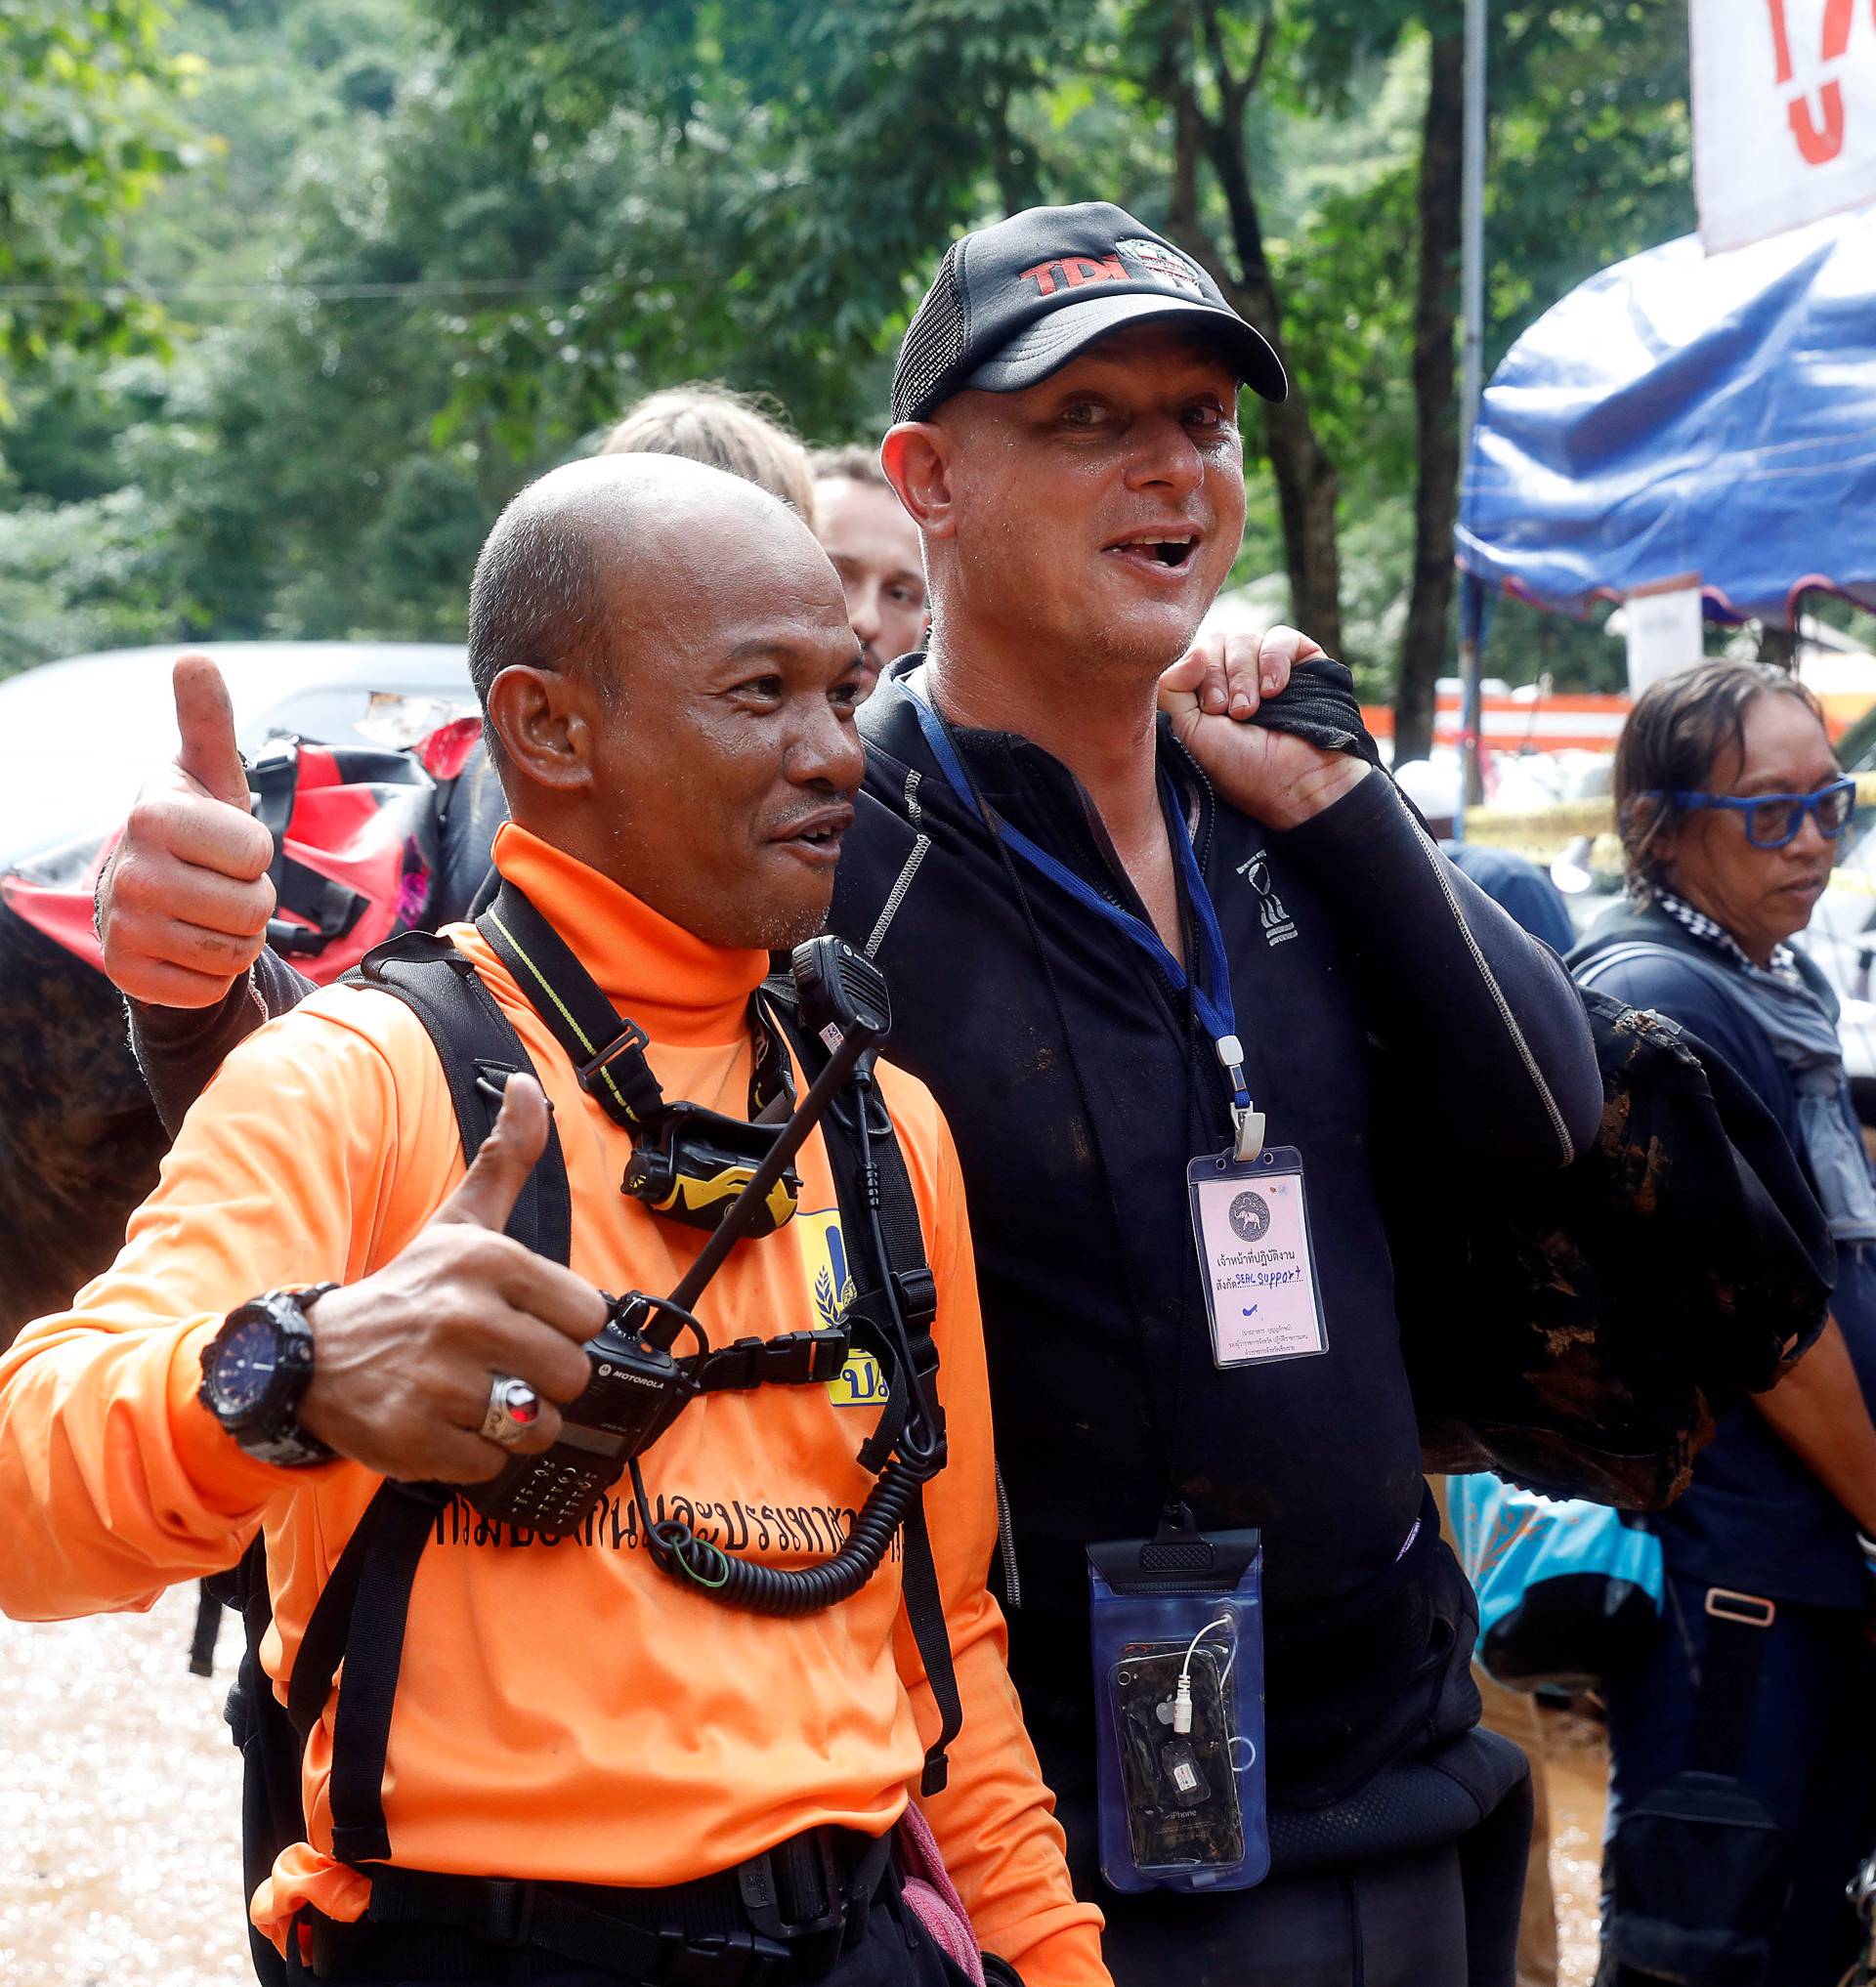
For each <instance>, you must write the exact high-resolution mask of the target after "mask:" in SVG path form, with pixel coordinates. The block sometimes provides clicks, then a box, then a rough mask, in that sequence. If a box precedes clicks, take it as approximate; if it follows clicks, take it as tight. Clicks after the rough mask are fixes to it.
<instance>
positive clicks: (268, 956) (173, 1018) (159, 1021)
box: [124, 948, 313, 1138]
mask: <svg viewBox="0 0 1876 1987" xmlns="http://www.w3.org/2000/svg"><path fill="white" fill-rule="evenodd" d="M312 992H313V982H312V981H311V980H308V979H305V978H303V977H302V976H301V975H300V974H298V973H296V972H295V971H294V970H293V968H292V967H291V966H289V965H288V964H287V963H286V961H285V960H284V959H282V958H280V957H278V956H277V954H275V953H274V952H272V951H267V950H266V949H265V948H263V950H262V951H261V955H260V957H259V958H258V959H256V960H255V961H254V964H253V966H252V968H251V969H250V970H249V971H248V972H246V973H243V974H242V975H241V977H240V978H239V979H238V980H236V981H235V984H234V986H232V987H231V988H230V989H229V990H228V992H227V993H226V994H225V995H224V996H223V997H222V999H221V1000H220V1001H219V1002H217V1004H216V1005H215V1006H213V1007H146V1006H145V1005H144V1003H143V1002H142V1001H141V1000H126V1001H125V1002H124V1005H125V1007H126V1008H128V1009H129V1011H130V1046H131V1050H132V1053H133V1054H134V1055H135V1056H136V1058H137V1067H138V1068H139V1069H140V1070H142V1071H143V1073H144V1081H145V1083H146V1084H147V1085H148V1086H149V1094H150V1096H151V1098H152V1099H153V1100H154V1102H155V1105H156V1115H157V1116H158V1117H159V1118H160V1119H161V1120H163V1129H164V1130H165V1131H167V1132H168V1133H169V1135H170V1137H171V1138H174V1137H175V1136H176V1134H177V1132H179V1131H180V1130H181V1129H182V1126H183V1120H184V1118H186V1117H187V1116H188V1114H189V1107H190V1106H191V1105H192V1104H193V1103H194V1101H195V1100H196V1098H197V1097H199V1096H200V1095H201V1094H202V1092H203V1090H205V1089H206V1088H207V1087H208V1079H209V1078H211V1077H212V1076H213V1075H214V1074H215V1072H216V1071H217V1070H219V1069H220V1068H221V1066H222V1064H223V1063H224V1062H225V1061H226V1060H227V1059H228V1056H229V1054H230V1052H231V1051H232V1050H233V1049H234V1047H235V1044H236V1043H237V1042H241V1041H245V1040H246V1038H247V1037H248V1036H250V1035H252V1034H253V1033H254V1031H255V1030H256V1029H257V1028H259V1027H260V1025H261V1023H262V1022H264V1021H271V1020H273V1018H274V1017H275V1016H276V1015H277V1014H284V1013H286V1012H287V1010H288V1009H289V1008H293V1007H297V1006H298V1005H299V1004H300V1002H301V1001H302V1000H304V999H305V998H306V996H307V995H308V994H309V993H312Z"/></svg>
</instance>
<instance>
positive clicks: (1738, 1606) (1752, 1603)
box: [1707, 1586, 1778, 1628]
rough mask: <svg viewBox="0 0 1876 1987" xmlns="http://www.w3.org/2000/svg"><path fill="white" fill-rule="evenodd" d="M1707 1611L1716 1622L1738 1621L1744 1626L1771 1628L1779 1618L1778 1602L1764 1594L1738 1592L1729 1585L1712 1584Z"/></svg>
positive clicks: (1708, 1595) (1708, 1592) (1709, 1588)
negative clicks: (1770, 1599) (1768, 1598)
mask: <svg viewBox="0 0 1876 1987" xmlns="http://www.w3.org/2000/svg"><path fill="white" fill-rule="evenodd" d="M1707 1613H1708V1614H1710V1615H1711V1616H1712V1617H1713V1618H1714V1620H1715V1621H1716V1622H1737V1623H1738V1625H1739V1626H1740V1627H1741V1628H1770V1627H1771V1625H1772V1623H1773V1622H1775V1621H1776V1620H1777V1619H1778V1604H1777V1602H1776V1601H1769V1600H1767V1599H1766V1598H1765V1597H1764V1596H1763V1595H1762V1594H1756V1593H1737V1592H1735V1591H1734V1590H1733V1589H1732V1588H1731V1587H1729V1586H1710V1587H1708V1589H1707Z"/></svg>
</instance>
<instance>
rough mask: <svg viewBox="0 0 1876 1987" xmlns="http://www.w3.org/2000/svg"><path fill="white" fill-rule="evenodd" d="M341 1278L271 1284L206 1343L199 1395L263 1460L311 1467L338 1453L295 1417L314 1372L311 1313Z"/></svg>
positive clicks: (246, 1447)
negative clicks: (298, 1286)
mask: <svg viewBox="0 0 1876 1987" xmlns="http://www.w3.org/2000/svg"><path fill="white" fill-rule="evenodd" d="M334 1289H338V1286H337V1285H336V1284H316V1285H314V1286H313V1288H312V1289H306V1290H269V1291H268V1292H267V1294H266V1295H265V1296H260V1297H254V1298H252V1299H250V1300H249V1301H248V1302H247V1303H245V1304H242V1305H240V1306H239V1307H238V1308H236V1309H235V1310H233V1311H231V1312H230V1313H229V1314H228V1323H227V1324H225V1325H224V1326H223V1327H222V1329H221V1330H220V1331H219V1332H216V1334H215V1336H214V1337H213V1338H211V1339H210V1340H209V1342H208V1343H207V1344H206V1345H205V1346H203V1348H202V1385H201V1392H200V1393H199V1395H198V1396H197V1398H198V1399H199V1400H200V1401H201V1403H202V1405H203V1407H205V1408H206V1409H207V1410H208V1412H209V1413H210V1414H211V1415H213V1416H215V1418H216V1420H218V1421H219V1422H220V1423H221V1424H222V1426H223V1427H224V1428H226V1429H227V1430H228V1432H229V1433H230V1434H231V1435H232V1436H234V1438H235V1441H236V1442H238V1443H239V1444H240V1445H241V1447H242V1448H243V1449H244V1450H246V1451H247V1453H248V1455H250V1456H251V1457H253V1458H254V1459H255V1460H256V1461H258V1462H272V1463H276V1464H277V1465H278V1466H279V1467H280V1468H282V1469H309V1468H311V1467H312V1466H313V1465H314V1464H315V1463H319V1462H330V1461H332V1460H333V1458H334V1456H335V1454H336V1452H335V1451H333V1450H331V1449H328V1448H327V1447H326V1446H325V1444H324V1443H323V1442H321V1441H320V1439H319V1437H318V1436H317V1435H311V1434H309V1433H308V1432H307V1431H306V1430H305V1429H304V1428H302V1427H301V1426H300V1424H299V1422H298V1421H297V1420H295V1418H294V1415H295V1413H296V1411H297V1410H298V1408H299V1405H300V1401H301V1398H302V1396H303V1395H304V1394H305V1392H306V1389H307V1383H308V1382H309V1381H310V1380H311V1379H312V1377H313V1332H312V1328H311V1327H310V1326H309V1325H308V1324H307V1322H306V1313H307V1310H308V1308H309V1307H310V1306H311V1305H312V1303H313V1301H314V1299H315V1298H318V1297H322V1296H324V1295H325V1293H326V1291H327V1290H334Z"/></svg>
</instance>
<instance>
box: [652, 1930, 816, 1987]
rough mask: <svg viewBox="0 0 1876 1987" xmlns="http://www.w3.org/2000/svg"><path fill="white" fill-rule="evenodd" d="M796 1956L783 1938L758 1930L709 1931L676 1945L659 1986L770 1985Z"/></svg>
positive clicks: (659, 1977) (739, 1986)
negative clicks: (769, 1936) (766, 1935)
mask: <svg viewBox="0 0 1876 1987" xmlns="http://www.w3.org/2000/svg"><path fill="white" fill-rule="evenodd" d="M793 1957H794V1955H793V1954H792V1953H791V1952H789V1948H788V1947H787V1946H785V1945H784V1944H782V1942H781V1941H780V1940H778V1939H771V1938H764V1937H763V1936H762V1935H761V1934H759V1933H757V1932H752V1931H746V1930H745V1931H730V1932H708V1933H705V1934H704V1935H703V1937H702V1938H688V1939H685V1940H683V1941H682V1942H681V1943H680V1944H677V1945H676V1946H675V1947H673V1949H672V1952H671V1956H670V1959H669V1961H668V1962H666V1963H664V1964H662V1965H661V1966H660V1968H659V1971H658V1974H657V1976H656V1977H657V1979H658V1982H659V1987H768V1983H769V1982H770V1981H772V1980H779V1979H780V1978H781V1977H782V1974H783V1969H784V1968H785V1967H787V1966H788V1965H789V1962H790V1961H791V1960H792V1959H793Z"/></svg>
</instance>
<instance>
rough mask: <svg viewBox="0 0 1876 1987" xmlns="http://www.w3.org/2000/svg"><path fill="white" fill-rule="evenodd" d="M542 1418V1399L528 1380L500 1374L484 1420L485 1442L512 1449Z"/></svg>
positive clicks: (493, 1382)
mask: <svg viewBox="0 0 1876 1987" xmlns="http://www.w3.org/2000/svg"><path fill="white" fill-rule="evenodd" d="M539 1419H540V1396H539V1395H538V1394H537V1393H535V1392H534V1390H533V1387H531V1386H530V1385H529V1384H528V1382H527V1381H526V1380H524V1379H517V1378H516V1377H515V1376H514V1374H509V1373H498V1374H495V1376H494V1378H493V1379H492V1380H491V1381H490V1386H489V1411H488V1413H487V1414H485V1415H484V1416H483V1417H482V1434H483V1437H484V1439H485V1440H487V1441H490V1442H498V1443H500V1444H501V1446H502V1448H504V1449H512V1448H513V1447H514V1446H515V1444H516V1443H517V1442H519V1441H520V1440H521V1438H522V1437H523V1436H524V1435H526V1434H527V1432H528V1431H529V1429H530V1428H532V1427H533V1425H534V1423H535V1422H536V1421H538V1420H539Z"/></svg>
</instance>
